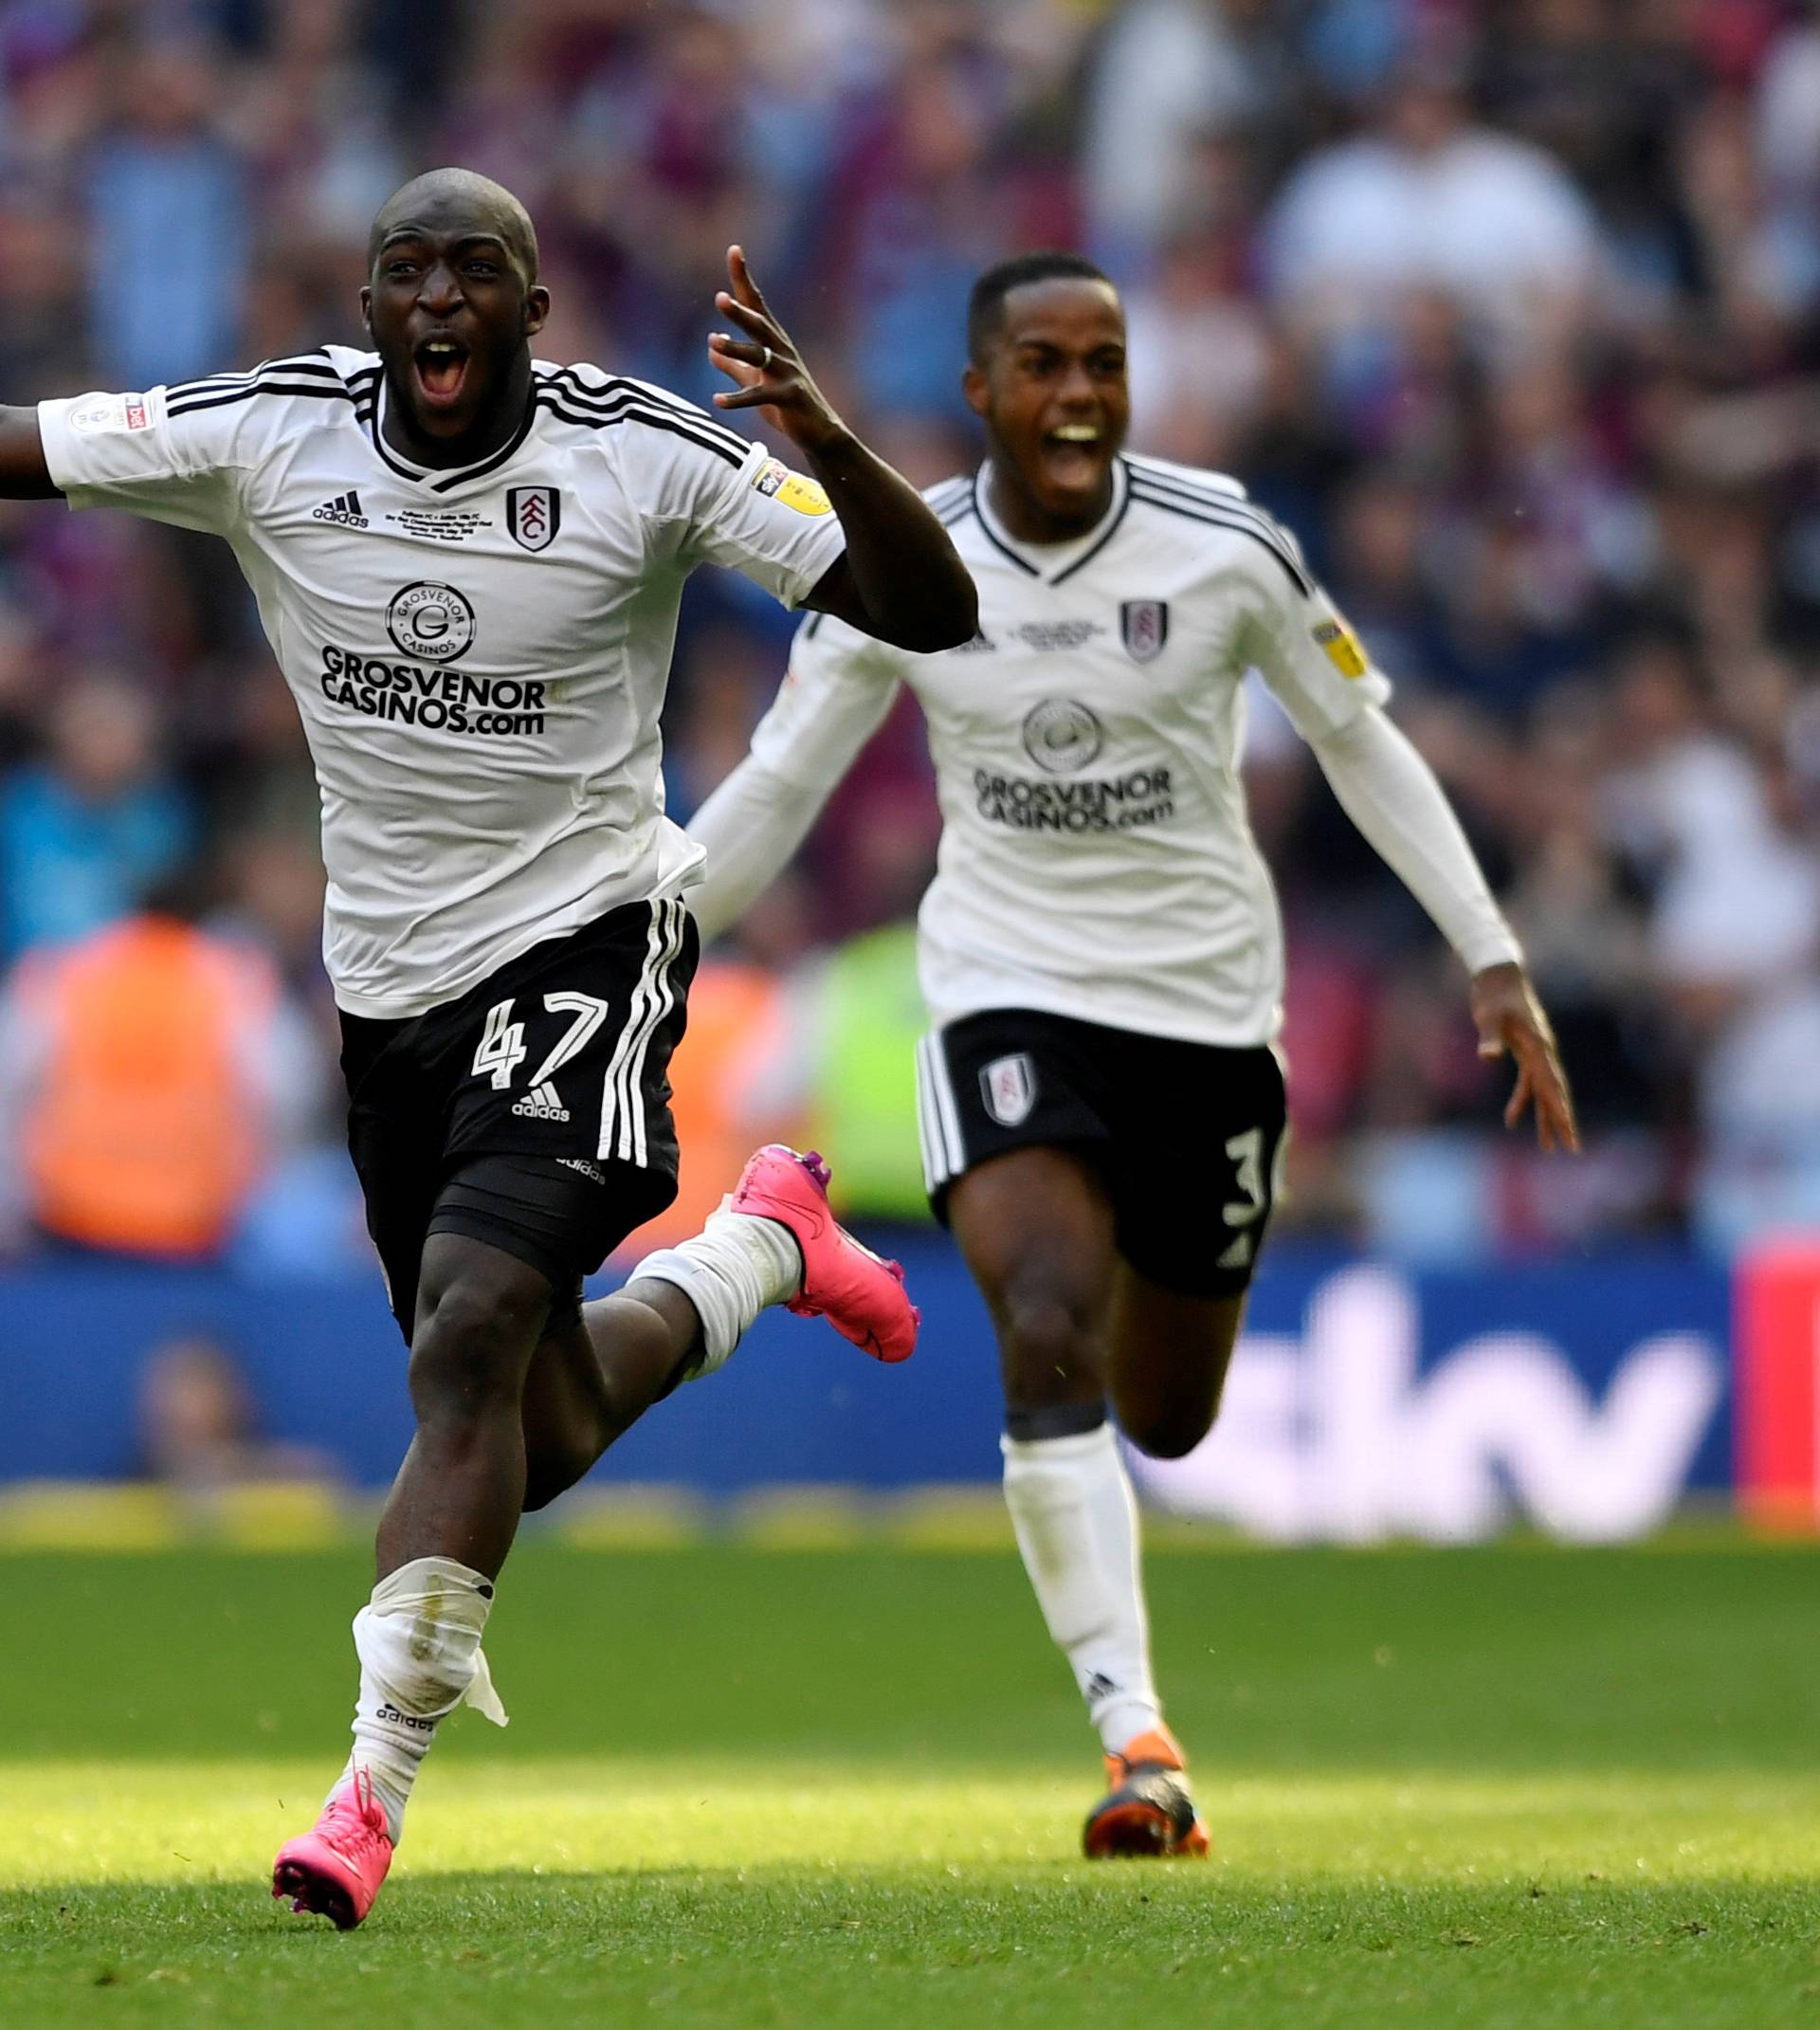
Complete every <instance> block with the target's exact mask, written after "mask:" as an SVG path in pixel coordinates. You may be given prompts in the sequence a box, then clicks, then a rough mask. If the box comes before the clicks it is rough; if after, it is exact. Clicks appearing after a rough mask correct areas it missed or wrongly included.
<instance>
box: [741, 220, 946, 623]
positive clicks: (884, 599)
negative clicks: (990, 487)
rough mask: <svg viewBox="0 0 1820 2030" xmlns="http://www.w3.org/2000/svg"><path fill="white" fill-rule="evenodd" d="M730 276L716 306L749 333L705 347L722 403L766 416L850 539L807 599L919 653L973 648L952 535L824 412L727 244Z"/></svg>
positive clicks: (782, 333) (810, 381) (802, 367)
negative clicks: (720, 384)
mask: <svg viewBox="0 0 1820 2030" xmlns="http://www.w3.org/2000/svg"><path fill="white" fill-rule="evenodd" d="M727 273H728V277H729V280H730V281H731V283H732V284H733V286H732V288H731V289H722V290H721V292H720V293H719V296H717V297H716V298H715V304H716V306H717V308H719V310H720V312H721V313H722V314H723V315H724V316H726V317H728V318H730V319H731V320H733V321H734V322H735V323H736V324H737V325H738V327H739V329H740V330H741V331H742V332H743V333H745V335H746V336H745V337H744V338H735V337H733V336H732V335H731V334H730V333H727V332H716V333H715V334H714V336H713V337H712V338H710V339H709V340H708V356H709V357H710V358H711V359H712V360H713V361H714V363H715V365H716V366H717V367H719V369H720V371H721V372H722V373H723V374H724V375H727V377H728V378H729V379H730V380H733V381H735V382H737V390H736V392H735V393H731V394H717V395H716V396H715V398H714V399H715V403H716V405H717V406H718V407H719V408H720V409H762V410H763V411H765V413H766V415H767V417H768V418H769V420H770V421H771V422H772V423H773V424H774V425H775V426H776V428H777V429H778V430H782V431H783V433H784V434H785V435H786V436H787V437H788V438H789V439H790V441H791V442H792V444H793V445H794V446H795V447H796V448H797V449H798V450H800V451H801V452H802V454H803V457H804V458H805V460H806V461H807V462H808V464H809V466H810V470H811V471H812V472H813V473H814V475H815V477H816V478H817V479H818V480H820V482H821V483H822V485H823V486H824V487H825V488H826V490H827V493H828V499H829V500H830V501H831V502H832V503H833V504H834V512H835V514H836V515H838V516H839V517H840V521H841V529H842V532H843V533H844V534H845V536H846V556H845V557H843V558H839V559H838V561H836V562H835V563H834V564H833V565H832V566H831V567H830V569H829V570H828V572H827V574H826V575H825V576H823V577H822V579H821V581H820V583H818V584H817V585H816V587H815V590H814V591H813V592H812V593H811V594H810V597H809V600H808V602H807V603H808V604H809V605H810V606H811V607H813V608H814V609H815V610H816V611H817V612H818V613H832V614H834V615H836V616H837V617H838V618H839V619H842V620H845V621H846V622H848V623H849V624H850V625H851V626H853V627H856V628H859V629H861V630H862V631H864V632H865V633H867V634H870V635H873V636H874V637H876V638H877V639H878V640H880V641H884V642H889V643H890V644H891V645H892V647H893V648H897V649H914V650H916V651H917V652H918V653H919V654H934V653H935V652H936V651H937V649H955V648H958V647H959V645H960V644H961V643H962V642H964V641H970V640H971V639H972V638H973V636H974V631H976V630H977V628H978V626H979V600H978V595H977V594H976V593H975V592H974V581H973V579H972V578H971V577H970V576H968V572H967V567H966V566H965V565H964V564H963V563H962V562H961V560H960V558H959V556H958V554H957V553H956V549H955V546H954V544H953V543H952V542H951V541H950V540H948V531H947V530H946V529H944V528H943V527H942V525H941V523H940V522H939V521H937V519H936V518H935V516H934V515H933V514H931V513H930V511H929V509H928V507H927V505H926V504H925V503H924V502H923V500H922V497H921V496H920V495H919V493H918V492H917V490H916V488H915V487H914V486H912V485H910V483H909V481H908V480H906V479H904V478H903V476H902V475H901V473H898V472H894V471H893V470H892V468H891V467H890V466H887V465H886V464H885V462H884V461H883V459H882V458H880V457H878V456H877V455H876V454H875V453H874V452H872V451H870V450H868V449H867V448H866V447H865V445H864V444H862V443H861V442H860V440H859V439H858V438H857V437H856V436H855V435H854V434H853V432H852V431H851V430H848V428H847V427H846V424H845V423H844V422H842V420H841V419H840V417H839V416H838V415H836V414H835V412H834V411H833V410H832V409H830V408H829V407H828V402H827V400H826V398H825V397H824V395H823V394H822V392H821V390H820V389H819V388H818V387H816V385H815V383H814V380H813V379H812V378H811V377H810V372H809V369H808V368H807V367H806V366H805V365H804V364H803V360H802V356H801V354H800V353H799V352H798V351H797V350H796V347H795V345H794V343H793V342H792V339H791V337H790V335H789V333H788V332H786V331H785V329H784V327H783V326H782V324H780V323H779V322H778V321H777V319H776V317H775V316H774V314H773V312H772V311H771V310H770V308H769V307H768V306H767V305H766V302H765V299H764V297H763V295H762V294H761V293H760V291H759V288H758V284H757V283H755V282H754V281H753V279H752V270H751V269H750V268H749V267H748V266H747V265H746V257H745V255H744V253H743V252H742V251H741V250H740V249H739V248H738V247H729V248H728V249H727Z"/></svg>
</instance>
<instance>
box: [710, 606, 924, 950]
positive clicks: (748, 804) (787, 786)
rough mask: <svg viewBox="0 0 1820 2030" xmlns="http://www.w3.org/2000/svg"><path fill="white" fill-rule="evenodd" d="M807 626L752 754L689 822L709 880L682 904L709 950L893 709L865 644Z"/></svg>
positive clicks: (766, 883)
mask: <svg viewBox="0 0 1820 2030" xmlns="http://www.w3.org/2000/svg"><path fill="white" fill-rule="evenodd" d="M841 632H842V630H841V629H840V627H839V624H838V623H835V624H834V625H833V626H832V627H830V626H829V624H828V622H827V621H825V620H819V619H818V620H811V621H810V622H809V623H808V624H807V626H806V627H805V628H804V629H803V631H802V632H801V633H799V634H798V636H797V637H796V647H795V650H794V652H793V653H792V657H791V665H790V674H789V676H787V677H786V678H785V679H784V685H783V688H782V689H781V690H780V691H779V692H778V694H777V698H776V701H775V702H774V704H773V705H772V707H771V709H770V711H768V712H767V713H766V714H765V716H764V718H763V719H761V720H760V721H759V722H758V724H757V726H756V727H755V730H754V732H753V736H752V751H751V753H749V754H748V755H747V756H746V759H744V760H743V761H741V762H740V764H739V766H738V767H737V768H736V769H735V770H734V772H733V773H732V775H730V776H729V777H727V779H726V780H725V781H724V782H723V783H722V784H721V785H720V787H719V789H718V790H716V791H715V793H714V795H713V796H710V797H709V798H708V800H707V802H706V803H704V804H703V805H702V806H701V809H700V810H699V811H698V812H697V813H696V814H695V816H694V818H693V819H692V820H691V822H690V824H689V827H688V832H689V836H690V838H692V839H694V840H696V841H697V843H698V844H700V845H701V846H704V847H705V848H706V849H707V854H708V865H707V872H706V874H705V875H704V877H703V878H702V880H701V882H700V883H699V884H698V886H696V887H693V888H691V889H690V890H689V894H688V903H689V907H690V909H691V910H692V911H693V913H694V916H695V920H696V923H697V924H698V925H699V927H700V929H701V942H703V943H704V944H705V943H707V942H708V941H709V940H710V939H713V938H717V937H719V934H720V933H721V932H722V931H723V930H725V929H726V928H727V927H728V925H729V924H734V923H737V921H738V919H739V918H740V917H741V916H743V915H744V914H745V912H746V910H747V909H748V908H750V907H751V905H753V904H754V903H755V902H756V901H757V899H758V898H759V896H761V895H762V894H763V893H764V892H765V890H766V889H767V888H768V887H770V886H771V885H772V883H773V882H774V881H775V880H776V878H777V876H778V875H779V874H780V873H782V872H783V870H784V869H785V868H786V867H788V866H789V865H790V863H791V861H792V859H793V858H794V856H795V853H796V849H797V848H798V847H799V846H800V845H801V844H802V843H803V841H804V840H805V839H806V838H807V837H808V836H809V833H810V827H811V826H812V825H813V824H814V822H815V820H816V819H817V818H818V817H819V816H820V815H821V813H822V807H823V805H824V804H826V803H827V801H828V797H829V796H831V795H832V794H833V791H834V787H835V785H836V784H837V783H838V782H839V781H840V779H841V777H843V776H845V775H846V772H847V770H848V769H849V768H851V767H852V765H853V760H854V757H855V756H856V755H858V753H859V751H860V749H861V748H862V747H864V746H865V743H866V741H869V740H870V739H871V738H872V736H873V734H874V733H876V732H877V731H878V729H879V727H880V725H881V724H882V723H883V720H884V717H885V714H886V713H887V712H889V711H890V709H891V704H892V701H893V700H894V699H895V698H896V697H897V695H898V679H897V677H896V676H895V675H894V674H893V673H892V672H891V671H890V670H889V669H888V668H881V667H880V665H881V664H883V663H884V662H886V661H888V658H887V656H886V654H885V651H883V650H882V649H878V648H877V647H876V646H875V645H874V644H872V643H870V642H856V641H855V640H854V638H853V637H852V636H851V635H847V636H846V639H845V641H835V642H830V641H829V640H828V636H829V634H830V633H833V634H839V633H841Z"/></svg>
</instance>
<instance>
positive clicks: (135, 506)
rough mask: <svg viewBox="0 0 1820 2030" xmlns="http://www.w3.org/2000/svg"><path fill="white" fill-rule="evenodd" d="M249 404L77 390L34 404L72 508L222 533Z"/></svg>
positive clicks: (160, 391) (165, 393)
mask: <svg viewBox="0 0 1820 2030" xmlns="http://www.w3.org/2000/svg"><path fill="white" fill-rule="evenodd" d="M245 415H246V404H245V403H239V402H228V403H224V402H220V401H218V400H211V399H209V396H208V395H207V394H206V393H201V392H196V393H192V392H191V391H188V390H175V391H173V390H172V389H169V388H148V389H147V390H146V391H145V393H143V394H78V395H73V396H70V397H69V398H68V399H66V400H63V401H51V402H40V403H39V405H38V430H39V434H40V436H41V438H42V439H43V442H44V447H45V465H46V466H48V467H49V469H50V477H51V479H52V481H53V483H54V484H55V485H57V486H58V487H59V488H60V489H61V491H62V492H63V493H64V494H65V495H66V496H67V497H68V500H69V504H70V505H71V506H72V507H123V508H126V509H127V510H128V511H129V512H131V513H133V514H138V515H146V516H149V517H150V518H151V519H152V520H153V521H170V522H173V523H175V525H176V526H177V527H178V528H185V529H202V530H205V531H208V532H209V533H210V534H213V535H225V534H227V533H228V530H229V529H230V528H231V527H232V525H233V523H234V522H235V521H236V520H237V518H238V515H239V512H240V502H241V485H240V481H241V472H242V470H243V467H244V465H245V463H246V458H245V453H244V452H243V450H242V448H241V445H240V436H241V432H242V429H243V424H244V418H245Z"/></svg>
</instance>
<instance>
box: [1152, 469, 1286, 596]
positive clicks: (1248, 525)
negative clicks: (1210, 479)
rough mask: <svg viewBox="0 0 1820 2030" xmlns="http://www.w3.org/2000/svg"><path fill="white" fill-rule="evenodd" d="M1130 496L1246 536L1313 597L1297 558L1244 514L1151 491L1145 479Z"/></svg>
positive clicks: (1190, 518) (1213, 526)
mask: <svg viewBox="0 0 1820 2030" xmlns="http://www.w3.org/2000/svg"><path fill="white" fill-rule="evenodd" d="M1131 497H1132V499H1133V500H1134V501H1138V502H1141V503H1143V505H1144V506H1146V507H1155V508H1157V509H1159V510H1160V511H1161V512H1162V513H1164V514H1166V515H1179V516H1180V517H1181V518H1182V519H1183V521H1202V522H1205V523H1206V524H1207V525H1208V526H1209V527H1210V528H1216V529H1228V530H1230V531H1231V533H1232V534H1233V535H1235V536H1248V537H1250V539H1251V540H1252V541H1253V542H1255V543H1258V544H1261V545H1262V546H1263V547H1264V548H1265V549H1266V550H1268V551H1269V553H1270V555H1271V556H1272V557H1274V558H1276V560H1277V562H1278V563H1280V564H1281V565H1282V566H1283V570H1284V571H1285V572H1286V573H1287V574H1288V576H1289V582H1290V583H1291V584H1292V585H1294V587H1295V588H1296V590H1297V591H1298V592H1299V593H1301V595H1302V596H1303V598H1312V597H1313V596H1314V590H1315V588H1314V583H1313V581H1312V580H1311V579H1310V578H1309V576H1308V574H1307V573H1306V572H1305V571H1304V570H1303V569H1302V567H1301V561H1300V559H1299V558H1296V557H1295V556H1293V555H1292V554H1291V553H1290V552H1289V551H1288V550H1287V549H1285V548H1284V547H1283V544H1282V543H1281V542H1279V541H1277V540H1273V539H1272V538H1271V536H1270V535H1269V534H1268V533H1266V531H1265V529H1264V528H1263V527H1261V526H1260V525H1259V523H1258V522H1257V521H1255V520H1253V519H1250V518H1248V517H1246V516H1243V515H1234V514H1229V513H1228V512H1227V511H1226V510H1225V509H1224V508H1221V507H1214V506H1206V507H1203V506H1201V505H1199V504H1195V505H1193V506H1191V505H1189V504H1188V503H1185V502H1182V501H1177V500H1172V499H1171V498H1170V497H1169V496H1168V495H1167V494H1159V493H1153V492H1152V491H1151V490H1150V487H1149V485H1148V483H1147V482H1146V481H1143V480H1138V479H1134V480H1133V481H1132V483H1131Z"/></svg>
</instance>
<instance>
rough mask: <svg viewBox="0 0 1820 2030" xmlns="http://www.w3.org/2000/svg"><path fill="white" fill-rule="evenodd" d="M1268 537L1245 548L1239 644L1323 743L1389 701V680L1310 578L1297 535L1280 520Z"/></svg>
mask: <svg viewBox="0 0 1820 2030" xmlns="http://www.w3.org/2000/svg"><path fill="white" fill-rule="evenodd" d="M1268 534H1269V537H1270V539H1271V540H1268V541H1265V540H1260V541H1258V542H1257V543H1255V544H1247V546H1246V548H1247V555H1246V557H1245V558H1244V561H1243V563H1242V565H1241V566H1240V573H1241V576H1242V579H1243V585H1244V596H1245V599H1246V607H1247V613H1246V625H1245V628H1244V629H1243V631H1242V632H1241V636H1240V646H1241V649H1242V652H1243V653H1245V654H1246V655H1247V656H1248V657H1249V659H1250V661H1251V662H1252V663H1253V664H1254V665H1255V666H1256V668H1257V671H1258V674H1259V675H1260V676H1261V677H1263V679H1264V681H1265V684H1267V685H1268V686H1270V689H1271V690H1272V692H1273V693H1274V694H1275V695H1276V698H1277V700H1278V702H1279V703H1280V704H1282V706H1283V710H1284V711H1285V712H1286V713H1287V714H1288V715H1289V718H1290V720H1291V722H1293V724H1294V726H1295V728H1296V731H1297V732H1298V733H1300V734H1301V737H1302V738H1303V739H1304V740H1307V741H1317V740H1319V739H1320V738H1321V736H1322V735H1323V734H1329V733H1337V732H1338V730H1339V729H1340V727H1342V726H1344V725H1346V724H1348V723H1349V722H1351V721H1352V720H1354V719H1356V717H1357V716H1358V714H1359V713H1360V712H1362V711H1364V710H1366V709H1367V708H1368V707H1369V706H1372V705H1381V704H1385V703H1386V702H1387V701H1388V699H1389V698H1390V695H1391V682H1390V679H1389V678H1388V677H1387V676H1385V674H1384V672H1383V671H1382V670H1381V669H1379V668H1376V666H1375V665H1374V663H1373V662H1372V660H1371V658H1370V657H1369V656H1368V655H1367V654H1366V652H1365V649H1364V647H1363V645H1362V644H1361V643H1360V641H1359V638H1358V636H1357V635H1356V634H1355V633H1354V632H1353V631H1352V629H1351V628H1350V627H1349V626H1348V625H1347V624H1346V619H1345V616H1344V615H1343V614H1342V613H1340V611H1339V609H1338V607H1337V606H1335V604H1334V602H1333V601H1332V600H1331V599H1330V598H1329V597H1328V596H1327V594H1326V592H1325V591H1324V590H1323V588H1322V587H1321V586H1320V585H1319V583H1317V582H1316V580H1315V579H1314V578H1313V577H1312V576H1309V573H1308V569H1307V566H1306V565H1305V564H1304V563H1303V562H1302V559H1301V550H1300V548H1299V547H1298V546H1297V544H1296V541H1295V539H1294V538H1293V537H1292V536H1291V535H1290V534H1289V533H1288V531H1287V530H1286V529H1283V528H1282V527H1281V526H1280V525H1279V524H1277V523H1275V522H1272V523H1270V524H1269V528H1268Z"/></svg>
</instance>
